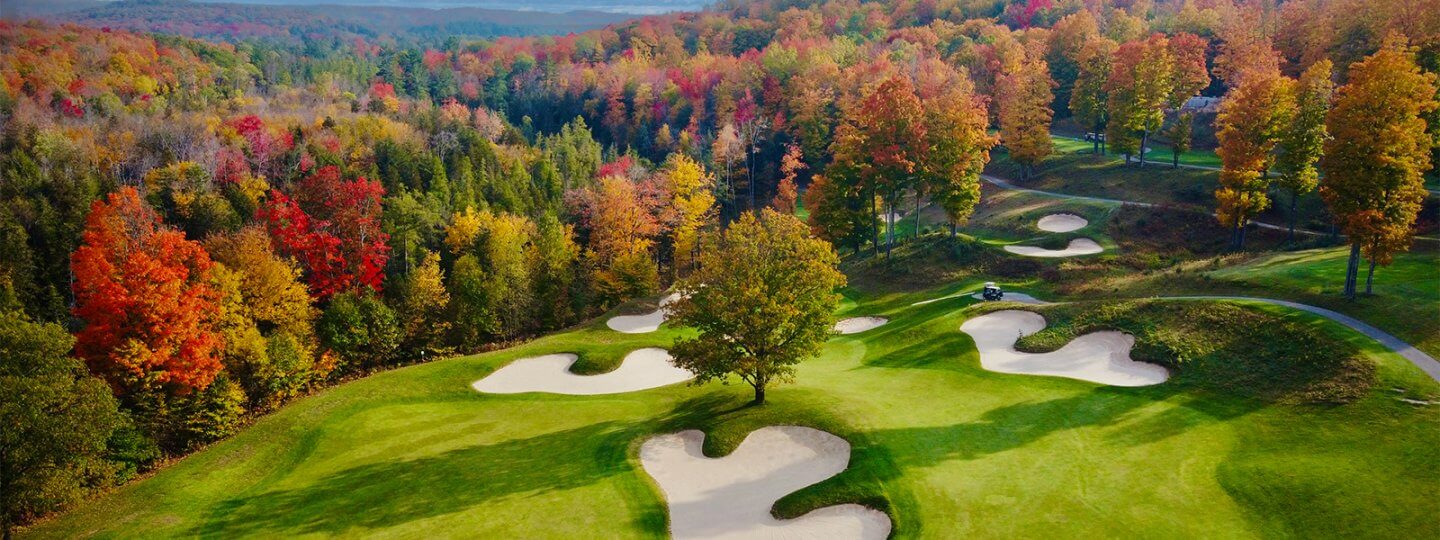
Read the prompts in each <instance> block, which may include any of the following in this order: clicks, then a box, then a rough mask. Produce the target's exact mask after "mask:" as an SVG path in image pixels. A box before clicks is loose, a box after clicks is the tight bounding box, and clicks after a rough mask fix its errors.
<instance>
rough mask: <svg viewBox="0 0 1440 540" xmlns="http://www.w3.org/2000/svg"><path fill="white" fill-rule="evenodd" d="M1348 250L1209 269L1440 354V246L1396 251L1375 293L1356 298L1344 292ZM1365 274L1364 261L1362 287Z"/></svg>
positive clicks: (1264, 258) (1281, 256) (1377, 273)
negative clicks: (1357, 320) (1356, 320)
mask: <svg viewBox="0 0 1440 540" xmlns="http://www.w3.org/2000/svg"><path fill="white" fill-rule="evenodd" d="M1349 255H1350V250H1349V249H1348V248H1347V247H1335V248H1324V249H1311V250H1304V251H1296V252H1290V253H1274V254H1267V255H1263V256H1260V257H1257V258H1254V259H1252V260H1249V261H1245V262H1243V263H1240V264H1236V265H1233V266H1227V267H1224V268H1221V269H1218V270H1214V271H1211V272H1208V273H1206V275H1207V276H1208V277H1210V278H1213V279H1217V280H1222V281H1225V282H1229V283H1233V284H1236V285H1240V286H1242V287H1245V288H1249V289H1257V290H1272V291H1276V292H1278V293H1279V294H1281V295H1283V296H1284V297H1286V298H1296V299H1298V300H1299V301H1302V302H1307V303H1313V304H1317V305H1321V306H1325V307H1329V308H1331V309H1335V310H1337V311H1341V312H1345V313H1349V314H1351V315H1353V316H1355V317H1359V318H1360V319H1363V320H1365V321H1366V322H1369V323H1371V324H1373V325H1375V326H1378V327H1380V328H1381V329H1384V330H1387V331H1389V332H1391V333H1394V334H1395V335H1396V336H1398V337H1400V338H1401V339H1404V340H1406V341H1408V342H1410V343H1411V344H1413V345H1415V346H1416V347H1419V348H1420V349H1421V350H1424V351H1426V352H1428V353H1430V354H1431V355H1440V251H1437V250H1436V249H1435V248H1434V247H1432V246H1429V245H1426V244H1416V246H1415V248H1414V249H1413V250H1412V251H1410V252H1407V253H1402V254H1399V255H1397V256H1396V257H1395V260H1394V262H1393V263H1392V264H1391V265H1390V266H1381V267H1377V268H1376V269H1375V282H1374V289H1373V294H1371V295H1363V294H1362V295H1360V296H1358V297H1357V298H1356V299H1355V300H1353V301H1352V300H1347V299H1345V298H1344V297H1342V296H1340V294H1339V293H1340V291H1341V287H1342V286H1343V285H1344V283H1345V264H1346V261H1347V260H1348V258H1349ZM1364 280H1365V267H1364V265H1363V264H1362V268H1361V275H1360V287H1361V290H1362V291H1363V290H1364V286H1365V281H1364Z"/></svg>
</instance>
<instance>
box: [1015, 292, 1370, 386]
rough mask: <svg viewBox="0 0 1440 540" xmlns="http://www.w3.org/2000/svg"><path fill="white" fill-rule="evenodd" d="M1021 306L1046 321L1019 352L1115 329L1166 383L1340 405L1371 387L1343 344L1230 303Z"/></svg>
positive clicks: (1362, 365) (1365, 369)
mask: <svg viewBox="0 0 1440 540" xmlns="http://www.w3.org/2000/svg"><path fill="white" fill-rule="evenodd" d="M1027 309H1030V310H1033V311H1037V312H1039V313H1041V314H1042V315H1044V316H1045V317H1046V319H1047V320H1048V321H1049V323H1050V324H1049V326H1047V327H1046V328H1045V329H1044V330H1041V331H1040V332H1036V333H1034V334H1031V335H1029V336H1025V337H1024V338H1022V339H1021V340H1020V341H1019V342H1018V343H1017V344H1016V347H1017V348H1019V349H1020V350H1023V351H1028V352H1048V351H1053V350H1056V349H1059V348H1061V347H1063V346H1065V344H1067V343H1069V342H1070V341H1072V340H1074V339H1075V338H1077V337H1080V336H1082V335H1085V334H1088V333H1091V332H1097V331H1102V330H1118V331H1122V332H1125V333H1128V334H1130V335H1133V336H1135V348H1134V350H1133V351H1132V353H1131V356H1132V357H1133V358H1135V359H1136V360H1140V361H1143V362H1150V363H1154V364H1160V365H1163V366H1165V367H1167V368H1169V369H1170V370H1171V372H1172V373H1173V374H1174V377H1173V378H1172V379H1171V380H1170V383H1171V384H1177V385H1184V386H1187V387H1190V388H1197V389H1204V390H1212V391H1218V392H1224V393H1230V394H1234V395H1239V396H1245V397H1253V398H1256V399H1261V400H1265V401H1279V402H1286V403H1346V402H1350V401H1353V400H1355V399H1358V398H1360V397H1362V396H1364V395H1365V394H1366V393H1368V392H1369V390H1370V389H1371V388H1372V386H1373V385H1374V364H1373V363H1371V362H1368V361H1365V360H1364V359H1363V358H1362V357H1361V355H1360V352H1359V350H1358V349H1356V348H1355V347H1353V346H1351V345H1350V344H1349V343H1348V342H1345V341H1344V340H1337V339H1334V338H1333V337H1331V336H1330V335H1327V334H1325V333H1324V332H1321V331H1319V330H1317V329H1314V328H1312V327H1311V326H1309V325H1307V324H1304V323H1300V322H1296V321H1293V320H1289V319H1288V318H1287V317H1286V316H1283V315H1274V314H1271V313H1267V312H1265V311H1261V310H1257V309H1251V308H1248V307H1245V306H1241V305H1237V304H1234V303H1230V302H1190V301H1183V300H1121V301H1101V302H1085V303H1072V304H1054V305H1048V306H1040V307H1028V308H1027Z"/></svg>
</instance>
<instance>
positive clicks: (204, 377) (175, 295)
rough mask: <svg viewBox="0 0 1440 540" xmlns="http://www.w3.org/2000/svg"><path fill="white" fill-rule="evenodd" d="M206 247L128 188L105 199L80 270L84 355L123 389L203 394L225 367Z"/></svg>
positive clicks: (90, 224) (74, 262)
mask: <svg viewBox="0 0 1440 540" xmlns="http://www.w3.org/2000/svg"><path fill="white" fill-rule="evenodd" d="M212 264H213V263H211V261H210V256H209V255H208V254H207V253H206V252H205V249H204V248H202V247H201V246H200V244H199V243H196V242H194V241H191V240H187V239H186V238H185V235H184V234H183V233H181V232H180V231H177V230H174V229H170V228H168V227H165V226H163V225H161V222H160V216H159V215H158V214H157V213H156V212H155V210H154V209H152V208H150V207H149V206H147V205H146V204H145V203H144V202H143V201H141V200H140V194H139V193H138V192H136V191H135V189H134V188H130V187H125V188H121V189H120V190H119V191H117V192H115V193H112V194H110V196H109V197H108V198H107V199H106V200H104V201H96V202H95V203H94V204H92V205H91V207H90V214H89V216H87V217H86V219H85V231H84V233H83V235H82V244H81V246H80V248H79V249H77V250H75V253H74V254H73V255H72V256H71V268H72V269H73V271H74V274H75V282H74V285H73V288H74V291H75V308H74V313H75V316H76V317H79V318H80V319H82V320H84V321H85V327H84V328H83V329H81V330H80V332H79V333H77V334H76V336H75V338H76V343H75V352H76V354H77V355H79V356H80V357H81V358H83V359H85V361H86V363H87V364H88V365H89V366H90V370H91V371H92V372H95V373H96V374H98V375H100V376H101V377H103V378H105V379H106V380H107V381H109V382H110V385H111V387H112V388H114V389H115V391H116V393H119V394H125V393H129V392H131V391H134V390H137V389H140V388H145V387H151V386H152V385H160V387H161V388H164V389H166V390H168V391H170V392H173V393H176V394H184V393H188V392H190V391H192V390H202V389H204V388H205V387H207V386H209V385H210V382H211V381H213V380H214V379H215V375H216V374H217V373H219V372H220V369H221V363H220V352H221V349H222V347H223V340H222V338H221V335H220V333H219V332H218V331H217V330H216V327H215V325H216V317H217V312H218V305H217V302H218V301H219V297H220V293H219V292H218V291H217V290H216V289H215V288H214V287H213V286H212V285H211V283H212V282H211V278H210V268H211V266H212Z"/></svg>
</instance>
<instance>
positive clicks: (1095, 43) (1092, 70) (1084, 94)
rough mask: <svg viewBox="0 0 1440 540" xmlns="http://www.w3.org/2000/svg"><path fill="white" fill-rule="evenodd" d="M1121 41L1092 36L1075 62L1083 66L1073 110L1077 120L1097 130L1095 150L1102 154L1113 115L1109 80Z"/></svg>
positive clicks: (1074, 94)
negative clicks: (1106, 132) (1109, 107)
mask: <svg viewBox="0 0 1440 540" xmlns="http://www.w3.org/2000/svg"><path fill="white" fill-rule="evenodd" d="M1117 47H1118V45H1116V44H1115V42H1114V41H1110V40H1109V39H1105V38H1103V37H1096V38H1092V39H1091V40H1089V41H1087V42H1085V46H1084V47H1083V48H1081V49H1080V53H1079V56H1078V57H1077V58H1076V59H1075V63H1076V64H1077V65H1078V66H1079V70H1080V71H1079V75H1078V76H1077V77H1076V79H1075V88H1074V90H1073V91H1072V92H1071V94H1070V114H1071V115H1073V116H1074V118H1075V121H1077V122H1079V123H1080V125H1082V126H1090V129H1091V133H1093V134H1094V138H1093V139H1092V142H1093V143H1094V146H1095V150H1094V153H1095V154H1096V155H1099V154H1100V152H1101V146H1102V141H1101V139H1102V138H1103V137H1102V135H1103V134H1104V133H1105V124H1106V123H1107V121H1108V120H1109V118H1110V114H1109V109H1108V108H1107V105H1106V104H1107V103H1108V102H1109V99H1110V96H1109V93H1107V92H1106V90H1105V88H1106V86H1107V84H1106V83H1107V81H1108V80H1109V78H1110V72H1111V70H1112V66H1111V63H1112V59H1113V57H1114V55H1115V49H1116V48H1117Z"/></svg>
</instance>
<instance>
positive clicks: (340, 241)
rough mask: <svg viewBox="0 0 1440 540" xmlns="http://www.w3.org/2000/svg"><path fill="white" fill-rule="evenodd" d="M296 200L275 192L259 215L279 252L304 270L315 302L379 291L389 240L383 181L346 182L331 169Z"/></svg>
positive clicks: (309, 181)
mask: <svg viewBox="0 0 1440 540" xmlns="http://www.w3.org/2000/svg"><path fill="white" fill-rule="evenodd" d="M294 192H295V198H293V199H292V198H291V197H289V196H287V195H285V194H284V193H281V192H280V191H278V190H272V191H271V192H270V197H269V198H268V199H267V200H266V202H265V205H264V206H262V207H260V209H259V210H258V211H257V217H258V218H259V219H260V220H261V221H263V222H265V227H266V230H268V231H269V232H270V237H271V238H272V239H273V240H274V242H275V248H276V249H277V250H279V251H280V252H281V253H284V254H286V255H289V256H291V257H294V258H296V259H297V260H299V261H300V264H301V266H303V267H304V268H305V279H306V283H307V284H308V285H309V286H310V294H311V295H312V296H314V297H315V298H317V299H321V300H324V299H327V298H329V297H330V296H332V295H334V294H336V293H339V292H343V291H347V290H352V289H356V288H359V287H369V288H371V289H373V290H375V291H379V290H380V289H381V281H383V280H384V278H385V274H384V271H385V262H386V261H387V260H389V258H390V256H389V252H390V246H389V245H387V244H386V242H387V241H389V239H390V236H389V235H387V234H385V233H384V232H382V231H381V230H380V210H381V206H380V199H381V197H383V196H384V195H385V188H383V187H381V186H380V183H379V182H373V181H370V180H366V179H365V178H357V179H355V180H349V181H346V180H343V179H341V178H340V169H339V168H337V167H335V166H333V165H330V166H326V167H322V168H320V170H318V171H316V172H315V174H312V175H310V176H307V177H305V178H304V179H302V180H301V181H300V182H298V183H297V184H296V186H295V190H294Z"/></svg>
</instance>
